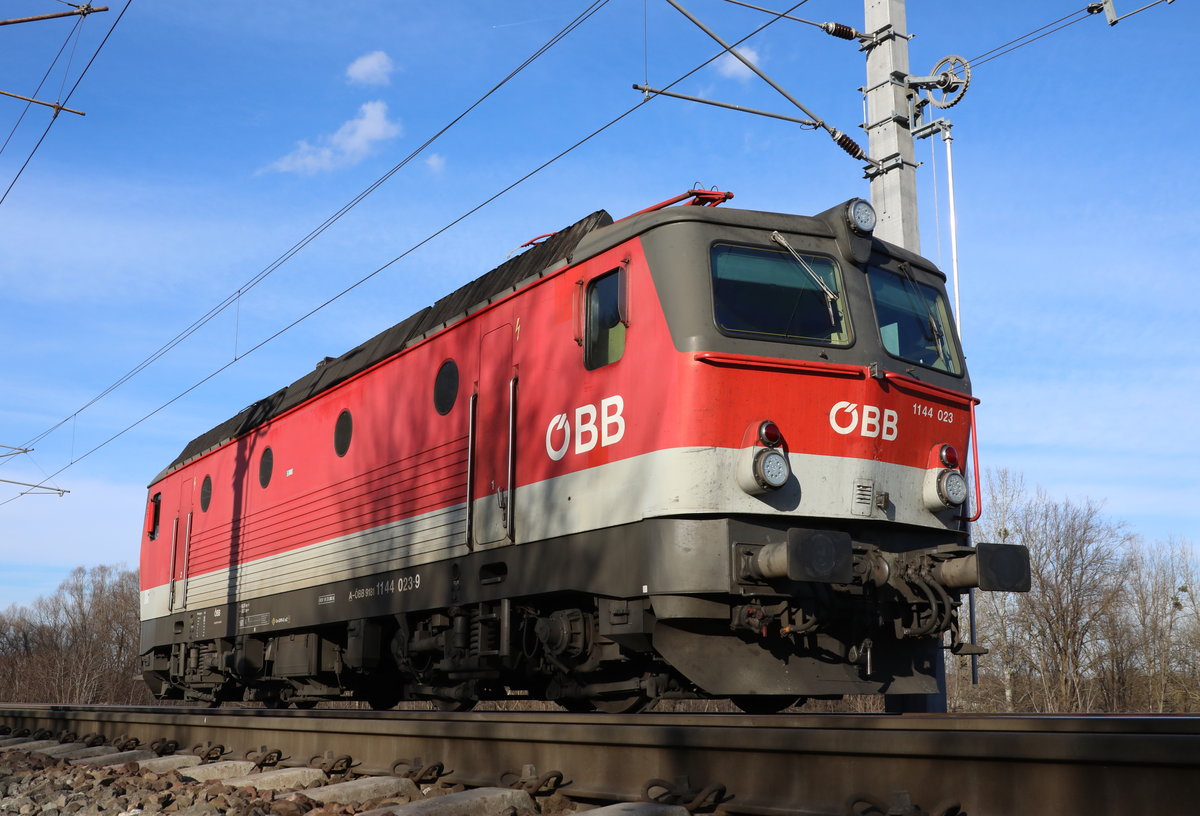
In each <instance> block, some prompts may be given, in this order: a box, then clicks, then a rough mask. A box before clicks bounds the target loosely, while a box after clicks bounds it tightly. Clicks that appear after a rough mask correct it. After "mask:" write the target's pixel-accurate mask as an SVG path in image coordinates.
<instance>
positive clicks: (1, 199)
mask: <svg viewBox="0 0 1200 816" xmlns="http://www.w3.org/2000/svg"><path fill="white" fill-rule="evenodd" d="M132 4H133V0H126V2H125V7H124V8H122V9H121V13H120V14H118V15H117V19H115V20H113V24H112V25H111V26H110V27H109V29H108V31H107V32H106V33H105V35H104V39H102V40H101V41H100V44H99V45H98V46H96V50H95V51H94V52H93V53H92V58H91V59H89V60H88V61H87V65H85V66H83V70H82V71H80V72H79V77H78V79H76V80H75V84H74V85H72V86H71V90H70V91H68V92H67V95H66V97H65V98H64V99H63V100H62V101H61V102H59V103H58V104H59V105H60V106H62V105H66V104H67V103H68V102H70V101H71V97H72V96H73V95H74V94H75V89H76V88H78V87H79V83H81V82H83V78H84V77H85V76H87V72H88V69H89V68H91V67H92V63H93V62H95V61H96V57H98V56H100V51H101V49H103V48H104V44H105V43H107V42H108V38H109V37H111V36H112V33H113V31H115V30H116V28H117V24H119V23H120V22H121V18H122V17H124V16H125V12H126V11H128V10H129V6H130V5H132ZM56 121H58V111H57V110H56V111H54V114H53V115H52V116H51V117H50V121H49V122H47V123H46V129H45V130H43V131H42V135H41V136H40V137H39V138H38V140H37V143H36V144H35V145H34V146H33V150H30V151H29V156H27V157H26V159H25V162H24V163H23V164H22V165H21V168H20V169H19V170H17V175H16V176H14V177H13V180H12V182H11V183H10V184H9V185H8V189H6V190H5V191H4V195H2V196H0V204H3V203H4V202H5V201H6V200H7V199H8V194H9V193H11V192H12V189H13V187H15V186H16V184H17V181H18V180H19V179H20V178H21V175H22V174H23V173H24V172H25V168H26V167H28V166H29V162H31V161H33V156H34V154H35V153H37V152H38V148H39V147H41V146H42V142H44V141H45V140H46V135H47V134H48V133H50V128H52V127H54V123H55V122H56Z"/></svg>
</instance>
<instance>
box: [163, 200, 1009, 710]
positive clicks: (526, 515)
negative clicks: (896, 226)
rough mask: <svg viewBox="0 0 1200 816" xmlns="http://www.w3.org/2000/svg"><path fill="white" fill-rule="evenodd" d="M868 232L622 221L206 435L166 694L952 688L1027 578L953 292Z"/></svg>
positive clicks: (296, 698) (278, 697)
mask: <svg viewBox="0 0 1200 816" xmlns="http://www.w3.org/2000/svg"><path fill="white" fill-rule="evenodd" d="M841 217H842V210H841V209H839V208H834V210H831V211H829V212H827V213H825V214H822V216H819V217H817V218H801V217H798V216H786V215H777V214H771V213H755V212H746V211H720V212H718V211H713V210H710V209H708V208H694V207H686V208H675V209H672V210H664V211H658V212H650V213H647V214H645V215H639V216H635V217H631V218H630V219H626V220H625V221H621V222H617V223H615V224H610V225H607V226H605V223H606V220H607V217H606V216H603V214H597V215H593V216H592V217H590V218H589V219H585V221H584V222H581V223H580V224H578V225H576V226H574V227H572V228H570V229H568V230H565V231H563V233H559V234H558V235H556V236H555V237H553V238H551V239H549V240H548V241H547V242H546V243H545V244H543V245H540V246H537V247H534V248H533V249H532V250H530V251H529V252H528V253H526V254H525V255H523V256H520V257H518V258H516V259H514V260H513V261H510V262H508V263H507V264H505V265H504V266H502V267H500V268H498V269H497V270H494V271H493V272H492V273H489V275H485V276H484V277H483V278H480V279H479V280H478V281H476V282H474V283H472V284H469V285H468V286H466V287H463V288H462V289H460V290H459V291H458V292H456V293H454V294H452V295H450V296H448V297H447V298H445V299H443V301H439V302H438V304H435V305H434V306H433V307H431V308H430V309H427V310H424V311H422V312H420V313H418V314H417V315H414V316H413V317H412V318H410V319H409V320H406V321H404V322H403V323H401V324H399V325H398V326H396V327H394V328H393V329H391V330H389V331H388V332H384V333H383V334H381V335H380V336H378V337H376V338H374V339H373V340H371V341H369V342H368V343H365V344H364V345H363V346H360V347H359V348H358V349H355V350H352V351H351V352H349V353H347V354H346V355H343V356H342V357H340V358H336V359H328V358H327V359H326V360H325V361H323V362H322V364H320V365H319V366H318V368H317V370H316V371H314V372H313V373H312V374H310V375H308V376H307V377H305V378H303V379H302V380H300V381H298V382H297V383H295V384H293V385H292V386H291V387H289V388H287V389H284V390H282V391H279V392H277V393H276V394H274V395H272V396H271V397H268V398H267V399H265V400H263V401H261V402H260V403H256V404H255V405H253V406H251V407H250V408H248V409H247V410H246V411H244V412H242V414H239V415H238V416H237V417H234V418H233V419H231V420H229V421H228V422H226V423H224V424H222V425H220V426H218V427H217V428H214V429H213V430H212V431H209V432H208V433H206V434H204V435H202V436H201V437H199V438H197V440H195V441H193V442H192V443H191V444H190V445H189V446H188V447H187V448H185V450H184V452H183V453H182V454H181V455H180V456H179V457H178V458H177V459H176V461H174V462H173V463H172V464H171V465H170V466H169V467H168V468H167V469H166V470H165V471H164V472H163V473H162V474H160V476H159V477H158V478H157V479H156V480H155V482H154V483H153V484H152V486H151V488H150V496H149V501H148V504H147V520H146V525H145V530H144V531H143V554H142V620H143V629H142V639H143V669H144V674H145V675H146V677H147V681H148V682H149V683H150V686H151V689H152V691H154V693H155V694H156V695H158V696H161V697H180V696H182V697H185V698H188V699H195V700H206V701H210V702H219V701H221V700H226V699H257V700H262V701H264V702H267V703H271V704H284V703H289V702H293V703H296V704H305V705H307V704H310V703H313V702H315V701H317V700H321V699H366V700H368V701H370V702H371V703H372V704H376V705H388V704H392V703H394V702H396V701H398V700H400V699H412V698H418V699H431V700H434V701H435V702H440V704H441V705H443V706H450V707H463V706H467V705H470V704H471V703H472V702H473V701H474V700H477V699H486V698H491V697H505V696H512V695H516V696H532V697H540V698H545V699H552V700H558V701H560V702H563V703H564V704H565V705H568V706H570V707H580V708H583V707H599V708H601V709H602V710H614V709H624V708H634V707H637V706H638V705H641V704H644V703H645V702H646V701H648V700H651V699H654V698H656V697H660V696H664V695H676V696H706V695H717V696H731V697H734V698H735V699H737V700H739V701H742V702H743V703H745V704H746V705H748V706H751V707H753V705H754V703H753V700H754V699H755V696H756V695H757V696H758V697H759V701H760V703H763V704H767V705H775V704H785V703H787V702H789V701H792V700H795V699H797V698H800V697H805V696H831V695H832V696H836V695H841V694H848V693H876V692H888V693H929V692H932V691H934V690H936V678H935V674H936V672H935V665H936V663H937V658H938V650H939V649H940V643H941V638H942V635H943V633H945V632H947V631H949V632H950V633H951V636H952V641H953V643H954V644H955V646H956V647H958V646H961V645H962V633H961V632H960V631H959V628H958V624H957V609H958V605H959V595H960V594H961V593H962V591H964V590H965V589H966V588H967V587H969V586H974V585H976V584H978V583H980V582H987V583H989V584H991V585H993V587H994V588H1009V587H1012V586H1018V585H1019V584H1020V583H1021V580H1022V577H1023V576H1022V573H1021V571H1022V561H1021V557H1020V555H1019V554H1017V555H1014V554H1013V553H1011V552H1009V551H1008V550H1004V549H1001V550H988V551H987V552H986V553H984V552H979V553H976V551H975V550H973V549H972V548H970V547H968V546H966V545H967V537H966V532H965V525H964V523H963V517H964V515H965V513H964V501H965V496H964V495H963V489H964V487H965V485H966V482H965V481H963V476H962V472H961V467H960V463H959V461H958V451H966V450H968V444H969V442H970V440H969V429H970V422H971V406H972V404H973V398H972V397H971V396H970V394H969V384H968V382H967V379H966V374H965V371H964V370H963V367H962V361H961V356H960V355H959V352H958V346H957V339H956V337H955V336H954V333H953V326H952V325H951V324H950V322H949V313H948V310H947V308H946V306H945V298H944V292H943V291H942V289H943V287H942V278H941V277H940V273H937V272H936V271H935V270H934V269H933V268H932V267H931V266H930V265H929V264H928V262H926V261H923V260H922V259H920V258H917V257H916V256H911V255H909V254H907V253H904V252H903V251H902V250H898V249H896V248H894V247H887V246H886V245H883V244H880V243H879V242H874V244H872V243H871V242H870V241H867V242H866V243H865V244H864V240H865V239H864V238H863V236H862V235H859V234H857V233H855V234H851V233H850V232H847V230H848V229H849V228H848V227H847V226H846V225H844V224H843V223H842V222H840V221H839V220H838V219H839V218H841ZM864 247H866V248H867V249H871V248H873V251H874V252H875V255H873V256H871V255H870V254H869V253H867V254H864V253H865V252H866V250H865V249H864ZM868 256H869V257H870V258H871V261H870V264H867V265H866V268H865V269H864V268H863V267H864V260H865V259H866V258H867V257H868ZM864 272H866V274H864ZM789 304H790V305H789ZM905 309H909V310H910V311H908V312H906V311H905ZM1025 571H1026V573H1027V564H1026V565H1025Z"/></svg>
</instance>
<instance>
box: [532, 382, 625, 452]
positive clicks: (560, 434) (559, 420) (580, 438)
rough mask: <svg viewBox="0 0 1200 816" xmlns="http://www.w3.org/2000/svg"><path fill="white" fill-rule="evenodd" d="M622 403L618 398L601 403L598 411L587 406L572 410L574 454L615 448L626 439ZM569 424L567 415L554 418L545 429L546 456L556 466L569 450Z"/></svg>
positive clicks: (619, 397) (590, 405)
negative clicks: (597, 448) (573, 415)
mask: <svg viewBox="0 0 1200 816" xmlns="http://www.w3.org/2000/svg"><path fill="white" fill-rule="evenodd" d="M624 410H625V400H624V399H623V398H622V397H621V395H620V394H616V395H614V396H611V397H605V398H604V399H602V400H600V405H599V407H597V406H595V405H592V404H590V403H589V404H587V405H580V406H579V407H578V408H576V409H575V411H574V414H575V417H574V428H575V433H574V437H575V453H587V452H588V451H590V450H592V449H593V448H595V447H596V445H597V444H599V445H600V447H602V448H606V447H608V446H609V445H615V444H616V443H617V442H620V441H621V439H622V438H623V437H624V436H625V417H623V416H622V415H621V414H622V412H623V411H624ZM571 427H572V420H571V417H570V416H569V415H568V414H556V415H555V416H554V417H553V418H552V419H551V420H550V424H549V425H547V426H546V455H547V456H549V457H550V458H551V459H553V460H554V461H555V462H557V461H559V460H560V459H562V458H563V457H564V456H566V455H567V451H568V450H569V449H570V447H571V436H572V434H571Z"/></svg>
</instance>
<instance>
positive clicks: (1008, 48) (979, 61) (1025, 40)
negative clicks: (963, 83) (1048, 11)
mask: <svg viewBox="0 0 1200 816" xmlns="http://www.w3.org/2000/svg"><path fill="white" fill-rule="evenodd" d="M1090 8H1091V7H1090V6H1088V7H1084V8H1082V9H1080V10H1079V11H1077V12H1075V13H1074V14H1068V15H1067V16H1066V17H1063V18H1061V19H1060V20H1055V22H1054V23H1048V24H1047V25H1044V26H1042V27H1041V28H1038V29H1035V30H1034V31H1031V32H1029V33H1028V34H1026V35H1024V36H1022V37H1017V38H1016V39H1015V40H1010V41H1009V42H1007V43H1005V44H1004V45H1000V46H997V47H995V48H993V49H992V50H991V51H985V52H983V54H980V55H979V56H978V57H975V58H974V59H972V60H968V62H969V63H970V64H971V67H972V68H978V67H979V66H980V65H984V64H985V63H989V62H991V61H992V60H994V59H998V58H999V57H1003V56H1004V55H1005V54H1011V53H1012V52H1013V51H1016V50H1017V49H1020V48H1024V47H1025V46H1027V45H1030V44H1032V43H1035V42H1037V41H1038V40H1040V39H1042V38H1043V37H1049V36H1050V35H1051V34H1054V33H1055V32H1058V31H1062V30H1063V29H1064V28H1068V27H1070V26H1073V25H1075V24H1076V23H1079V22H1082V21H1084V20H1086V19H1088V18H1089V17H1091V15H1092V14H1093V13H1094V12H1092V11H1090ZM1080 12H1084V14H1083V16H1081V17H1075V15H1076V14H1079V13H1080ZM1070 17H1075V19H1074V20H1070V22H1065V23H1064V22H1062V20H1067V19H1069V18H1070ZM1055 23H1061V25H1058V26H1057V27H1055V28H1050V26H1053V25H1055ZM1047 28H1050V30H1049V31H1046V30H1045V29H1047ZM1039 31H1040V32H1043V33H1041V34H1038V32H1039ZM1034 34H1038V36H1036V37H1034V36H1033V35H1034ZM1013 43H1016V44H1015V45H1013ZM1001 49H1004V50H1001ZM989 55H990V56H989Z"/></svg>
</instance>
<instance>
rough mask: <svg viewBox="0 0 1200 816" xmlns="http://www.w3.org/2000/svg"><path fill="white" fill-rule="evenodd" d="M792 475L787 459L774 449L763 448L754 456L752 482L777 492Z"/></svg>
mask: <svg viewBox="0 0 1200 816" xmlns="http://www.w3.org/2000/svg"><path fill="white" fill-rule="evenodd" d="M791 475H792V468H791V466H790V465H788V460H787V457H786V456H784V455H783V454H782V453H780V452H779V451H777V450H775V449H774V448H764V449H763V450H760V451H759V452H758V453H757V454H755V456H754V480H755V481H757V482H758V483H759V484H760V485H761V486H763V487H769V488H771V489H772V490H777V489H779V488H781V487H783V486H784V485H785V484H787V480H788V477H789V476H791Z"/></svg>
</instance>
